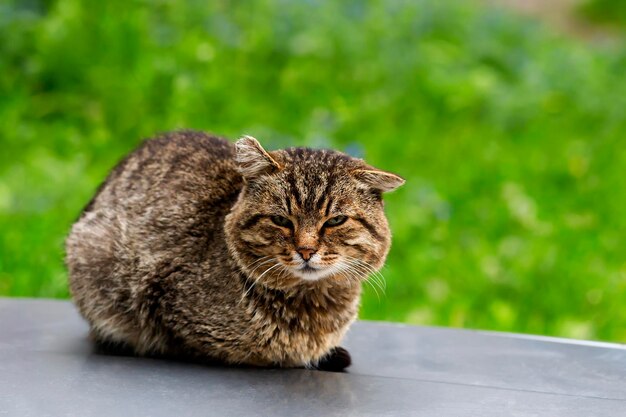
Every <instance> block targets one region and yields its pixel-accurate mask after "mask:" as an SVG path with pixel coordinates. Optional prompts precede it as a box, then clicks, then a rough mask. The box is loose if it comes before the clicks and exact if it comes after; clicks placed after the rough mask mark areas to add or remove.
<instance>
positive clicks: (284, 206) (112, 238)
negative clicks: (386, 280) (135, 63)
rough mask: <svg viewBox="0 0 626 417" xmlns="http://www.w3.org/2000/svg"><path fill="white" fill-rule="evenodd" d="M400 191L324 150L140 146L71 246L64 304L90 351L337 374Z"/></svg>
mask: <svg viewBox="0 0 626 417" xmlns="http://www.w3.org/2000/svg"><path fill="white" fill-rule="evenodd" d="M403 182H404V180H402V179H401V178H400V177H398V176H396V175H394V174H390V173H387V172H384V171H380V170H377V169H375V168H372V167H370V166H368V165H367V164H365V163H364V162H363V161H362V160H359V159H354V158H351V157H349V156H347V155H345V154H342V153H339V152H335V151H329V150H312V149H306V148H291V149H286V150H278V151H273V152H266V151H265V150H264V149H263V148H262V147H261V145H259V143H258V142H257V141H256V140H255V139H253V138H250V137H244V138H243V139H240V140H239V141H238V142H237V143H236V144H235V145H233V144H231V143H230V142H228V141H226V140H224V139H220V138H217V137H213V136H208V135H206V134H203V133H199V132H188V131H187V132H177V133H171V134H167V135H164V136H161V137H158V138H156V139H152V140H148V141H146V142H144V144H143V145H141V146H140V147H139V148H138V149H137V150H136V151H134V152H133V153H131V154H130V155H129V156H127V157H126V159H124V160H123V161H122V162H121V163H120V164H119V165H118V166H117V167H116V168H115V169H114V170H113V171H112V172H111V174H110V175H109V177H108V178H107V180H106V181H105V183H104V184H103V185H102V186H101V187H100V189H99V190H98V192H97V194H96V196H95V197H94V198H93V200H92V201H91V202H90V203H89V204H88V205H87V207H86V208H85V210H84V212H83V213H82V215H81V217H80V219H79V220H78V221H77V222H76V223H75V224H74V226H73V228H72V230H71V233H70V235H69V237H68V238H67V241H66V252H67V257H66V263H67V266H68V269H69V277H70V289H71V293H72V296H73V298H74V301H75V302H76V305H77V306H78V309H79V310H80V312H81V313H82V315H83V316H84V317H85V318H86V319H87V320H88V321H89V323H90V325H91V329H92V334H93V336H94V337H95V338H96V340H97V341H99V342H100V343H102V344H105V345H106V344H108V345H122V346H125V347H126V348H128V349H130V350H131V351H132V352H134V353H136V354H139V355H166V356H177V357H184V358H191V359H194V360H195V359H197V360H217V361H222V362H226V363H231V364H249V365H258V366H284V367H299V366H321V367H325V366H326V368H329V369H333V370H340V369H342V368H344V367H345V366H347V365H349V363H350V356H349V355H348V353H347V352H346V351H345V350H344V349H342V348H338V344H339V342H340V341H341V338H342V336H343V335H344V333H345V332H346V330H347V329H348V326H349V325H350V323H352V322H353V321H354V319H355V317H356V315H357V309H358V304H359V296H360V292H361V288H360V281H361V280H363V279H366V277H367V275H368V274H369V273H371V272H373V271H374V270H377V269H379V268H380V267H381V266H382V265H383V262H384V260H385V257H386V255H387V251H388V249H389V244H390V233H389V229H388V226H387V221H386V219H385V216H384V213H383V205H382V200H381V193H382V192H384V191H389V190H391V189H394V188H396V187H398V186H400V185H401V184H402V183H403ZM338 215H343V216H348V219H347V220H346V221H345V223H343V224H341V225H338V226H334V227H326V226H324V225H325V222H326V221H327V220H328V219H330V218H334V217H336V216H338ZM275 216H282V217H281V219H282V218H287V219H289V220H290V221H291V222H292V225H291V226H289V225H287V226H284V225H283V226H279V225H277V224H275V221H273V220H272V219H276V217H275ZM279 220H280V219H279ZM281 221H283V222H284V220H281ZM296 250H300V251H301V253H302V254H303V255H300V254H298V253H297V252H296ZM303 256H304V257H306V256H309V257H310V262H309V264H308V265H312V266H313V267H314V268H317V269H315V270H314V269H311V268H307V267H305V265H307V264H306V263H305V262H304V257H303ZM298 268H303V269H298Z"/></svg>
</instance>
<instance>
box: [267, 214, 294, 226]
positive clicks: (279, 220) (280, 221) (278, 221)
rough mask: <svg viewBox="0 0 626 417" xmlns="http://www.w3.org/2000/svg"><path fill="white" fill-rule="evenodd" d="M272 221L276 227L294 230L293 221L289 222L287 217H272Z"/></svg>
mask: <svg viewBox="0 0 626 417" xmlns="http://www.w3.org/2000/svg"><path fill="white" fill-rule="evenodd" d="M270 219H271V220H272V222H273V223H274V224H275V225H276V226H280V227H288V228H290V229H292V228H293V223H291V220H289V219H288V218H286V217H283V216H272V217H270Z"/></svg>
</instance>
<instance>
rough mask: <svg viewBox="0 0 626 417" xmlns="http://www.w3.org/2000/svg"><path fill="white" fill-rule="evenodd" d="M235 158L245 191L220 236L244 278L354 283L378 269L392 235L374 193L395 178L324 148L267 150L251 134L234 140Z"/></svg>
mask: <svg viewBox="0 0 626 417" xmlns="http://www.w3.org/2000/svg"><path fill="white" fill-rule="evenodd" d="M236 161H237V165H238V168H239V171H240V173H241V174H242V176H243V177H244V180H245V186H244V188H243V190H242V192H241V194H240V196H239V199H238V201H237V203H236V204H235V205H234V207H233V209H232V211H231V213H230V214H229V215H228V216H227V218H226V227H225V231H226V236H227V241H228V246H229V249H230V251H231V252H232V253H233V255H234V257H235V259H236V260H237V262H238V264H239V266H240V267H241V268H242V269H243V271H244V272H245V274H246V275H247V276H249V277H250V278H251V279H254V280H256V281H257V282H260V283H263V284H265V285H268V286H270V287H275V288H280V287H287V286H292V285H294V284H296V283H298V282H302V281H309V282H311V281H317V280H322V279H344V280H346V281H354V280H360V279H363V278H365V277H366V276H367V275H369V274H370V273H371V272H373V271H375V270H378V269H379V268H380V267H381V266H382V265H383V263H384V261H385V257H386V256H387V252H388V251H389V245H390V241H391V236H390V232H389V226H388V224H387V219H386V218H385V213H384V211H383V202H382V198H381V196H382V193H384V192H386V191H391V190H394V189H395V188H397V187H399V186H400V185H402V184H403V183H404V180H403V179H402V178H400V177H399V176H397V175H395V174H392V173H389V172H385V171H381V170H379V169H376V168H373V167H371V166H369V165H367V164H366V163H365V162H364V161H362V160H360V159H356V158H352V157H350V156H348V155H346V154H343V153H340V152H335V151H330V150H316V149H308V148H290V149H284V150H277V151H272V152H267V151H265V150H264V149H263V148H262V147H261V145H260V144H259V142H258V141H257V140H256V139H254V138H252V137H244V138H242V139H240V140H239V141H237V143H236Z"/></svg>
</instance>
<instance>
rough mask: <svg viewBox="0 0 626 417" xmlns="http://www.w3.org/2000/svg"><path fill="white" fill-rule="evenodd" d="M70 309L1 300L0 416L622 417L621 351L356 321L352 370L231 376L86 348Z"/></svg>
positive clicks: (625, 374)
mask: <svg viewBox="0 0 626 417" xmlns="http://www.w3.org/2000/svg"><path fill="white" fill-rule="evenodd" d="M86 335H87V326H86V324H85V323H84V322H83V321H82V320H81V319H80V317H79V316H78V314H77V313H76V311H75V309H74V308H73V306H72V305H71V304H70V303H67V302H61V301H47V300H13V299H0V416H5V415H7V416H24V417H27V416H171V415H175V416H177V417H182V416H211V415H214V416H272V417H274V416H437V417H438V416H441V417H446V416H626V349H625V348H624V346H621V345H611V344H594V343H584V342H577V341H567V340H563V339H550V340H548V339H542V338H532V337H524V336H520V335H507V334H494V333H487V332H473V331H467V330H452V329H441V328H424V327H414V326H402V325H393V324H378V323H366V322H360V323H356V324H355V325H354V326H353V328H352V329H351V331H350V333H349V334H348V337H347V339H346V343H345V346H346V347H347V348H348V349H349V350H350V352H351V353H352V358H353V363H354V364H353V366H352V367H351V368H349V371H348V372H347V373H343V374H333V373H326V372H319V371H308V370H303V369H291V370H280V369H271V370H264V369H235V368H226V367H209V366H201V365H195V364H189V363H177V362H170V361H165V360H156V359H145V358H133V357H121V356H105V355H100V354H96V353H94V351H93V349H92V346H91V344H90V342H89V341H88V340H87V338H86Z"/></svg>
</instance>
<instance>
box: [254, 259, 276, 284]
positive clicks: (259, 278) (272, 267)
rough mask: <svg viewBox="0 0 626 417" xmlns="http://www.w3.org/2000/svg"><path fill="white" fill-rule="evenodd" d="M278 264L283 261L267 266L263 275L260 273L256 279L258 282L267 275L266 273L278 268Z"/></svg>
mask: <svg viewBox="0 0 626 417" xmlns="http://www.w3.org/2000/svg"><path fill="white" fill-rule="evenodd" d="M277 266H281V263H280V262H278V261H277V262H276V265H273V266H270V267H269V268H267V269H266V270H265V272H263V273H262V274H261V275H259V277H258V278H256V281H257V282H259V281H261V278H263V277H264V276H265V274H267V273H268V272H270V271H271V270H272V269H274V268H276V267H277Z"/></svg>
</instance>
